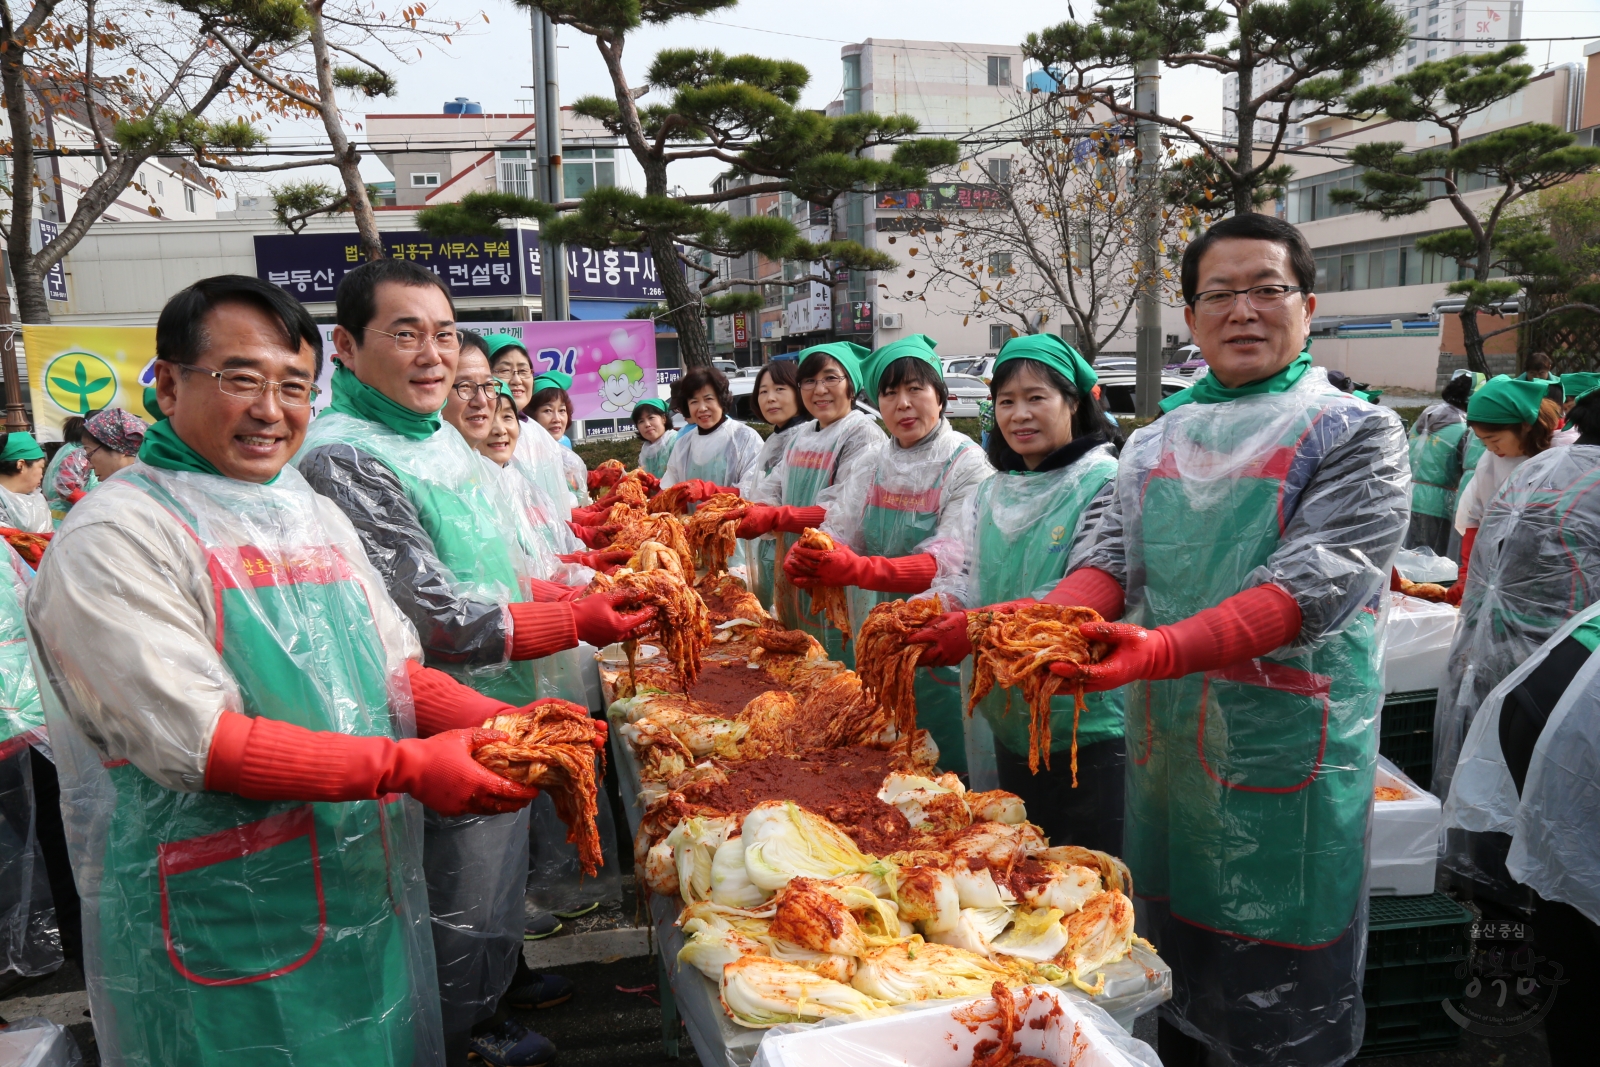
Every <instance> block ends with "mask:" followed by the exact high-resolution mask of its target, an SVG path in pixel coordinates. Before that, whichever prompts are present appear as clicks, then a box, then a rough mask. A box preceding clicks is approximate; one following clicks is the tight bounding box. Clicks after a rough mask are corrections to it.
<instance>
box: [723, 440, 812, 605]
mask: <svg viewBox="0 0 1600 1067" xmlns="http://www.w3.org/2000/svg"><path fill="white" fill-rule="evenodd" d="M804 425H805V424H804V423H800V424H796V425H794V426H790V427H789V428H788V429H784V430H779V431H777V432H776V433H774V434H773V435H772V436H771V437H769V438H767V441H766V443H765V444H764V445H762V446H761V452H760V453H759V454H758V455H757V456H756V460H755V462H754V463H752V464H751V465H750V469H749V470H747V471H745V472H744V477H743V478H741V479H739V486H738V489H739V495H740V496H742V497H743V498H744V499H746V500H753V499H754V497H752V495H751V494H752V493H754V492H755V491H756V488H757V487H758V486H759V485H760V484H761V483H762V482H763V481H764V480H765V479H766V477H767V475H769V474H771V473H772V471H773V469H774V468H776V467H777V466H778V464H779V463H781V462H783V453H784V451H785V450H786V449H787V448H788V447H789V442H790V441H792V440H793V439H794V437H795V435H796V434H798V433H799V432H800V429H801V427H802V426H804ZM776 537H777V535H776V534H763V535H762V536H761V537H759V538H757V539H756V540H754V541H750V540H746V539H743V538H741V539H740V541H739V544H740V548H741V550H742V551H743V552H744V556H745V559H747V560H750V561H753V562H752V563H751V565H750V591H751V592H752V593H754V594H755V595H756V599H757V600H759V601H761V606H762V607H765V608H771V607H772V583H773V578H774V573H775V562H776V560H777V540H776Z"/></svg>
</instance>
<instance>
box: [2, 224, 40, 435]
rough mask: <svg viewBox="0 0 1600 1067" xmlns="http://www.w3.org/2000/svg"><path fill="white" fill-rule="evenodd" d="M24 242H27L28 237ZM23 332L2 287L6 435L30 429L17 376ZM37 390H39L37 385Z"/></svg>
mask: <svg viewBox="0 0 1600 1067" xmlns="http://www.w3.org/2000/svg"><path fill="white" fill-rule="evenodd" d="M23 240H27V238H26V237H24V238H23ZM19 336H21V331H20V330H18V329H17V328H16V327H14V326H12V325H11V294H9V293H7V292H6V287H5V286H4V285H0V374H4V375H5V378H6V381H5V404H6V433H21V432H23V431H26V430H28V429H30V428H31V427H30V426H29V425H28V409H27V408H26V407H24V406H23V404H22V379H21V378H19V377H18V376H17V338H18V337H19ZM35 388H38V385H37V383H35Z"/></svg>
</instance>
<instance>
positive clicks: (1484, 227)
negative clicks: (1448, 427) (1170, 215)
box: [1333, 45, 1600, 373]
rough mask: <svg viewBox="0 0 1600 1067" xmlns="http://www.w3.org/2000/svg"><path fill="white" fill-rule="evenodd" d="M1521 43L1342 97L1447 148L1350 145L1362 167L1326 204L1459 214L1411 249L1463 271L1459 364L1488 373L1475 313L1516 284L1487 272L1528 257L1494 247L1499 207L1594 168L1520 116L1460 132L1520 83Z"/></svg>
mask: <svg viewBox="0 0 1600 1067" xmlns="http://www.w3.org/2000/svg"><path fill="white" fill-rule="evenodd" d="M1526 51H1527V49H1525V48H1524V47H1523V46H1522V45H1510V46H1508V47H1506V48H1502V49H1500V50H1499V51H1497V52H1490V53H1485V54H1482V55H1459V56H1451V57H1449V58H1448V59H1442V60H1438V61H1436V62H1428V63H1419V64H1418V65H1417V66H1416V67H1413V68H1412V69H1411V70H1409V71H1407V72H1406V73H1404V74H1402V75H1400V76H1399V77H1397V78H1395V79H1394V81H1392V82H1388V83H1385V84H1383V85H1372V86H1368V87H1367V88H1364V89H1360V90H1358V91H1356V92H1354V93H1351V94H1350V95H1349V98H1348V100H1347V101H1346V104H1345V106H1346V109H1347V111H1348V112H1349V113H1351V114H1352V115H1357V116H1375V115H1382V116H1383V117H1385V118H1388V119H1392V120H1394V121H1396V122H1413V123H1431V124H1433V125H1435V126H1437V127H1439V128H1442V129H1443V130H1444V132H1445V135H1446V136H1447V137H1448V138H1449V147H1439V148H1425V149H1421V150H1418V151H1411V152H1408V151H1406V146H1405V145H1404V144H1403V143H1402V142H1400V141H1374V142H1372V143H1369V144H1363V145H1358V146H1357V147H1356V148H1354V149H1353V150H1352V151H1351V152H1350V161H1351V162H1352V163H1354V164H1356V165H1357V166H1360V167H1363V168H1365V171H1364V173H1363V174H1362V175H1361V183H1362V185H1364V186H1365V187H1366V188H1365V189H1364V190H1356V189H1339V190H1335V191H1334V192H1333V200H1334V202H1335V203H1340V204H1350V205H1352V206H1353V207H1355V208H1357V209H1358V210H1361V211H1371V212H1374V213H1377V214H1379V215H1381V216H1383V217H1384V218H1386V219H1391V218H1397V217H1399V216H1402V215H1415V214H1417V213H1419V212H1422V211H1426V210H1427V209H1428V207H1429V206H1430V205H1432V204H1435V203H1438V202H1440V201H1443V202H1446V203H1448V204H1449V205H1450V206H1451V207H1452V208H1454V209H1455V212H1456V214H1457V215H1458V216H1460V218H1461V221H1462V223H1463V226H1462V228H1460V229H1455V230H1446V231H1444V232H1443V233H1436V234H1431V235H1429V236H1427V237H1421V238H1418V239H1417V249H1418V250H1419V251H1422V252H1432V253H1435V254H1437V255H1441V256H1448V257H1450V258H1452V259H1454V260H1455V261H1456V262H1457V263H1458V264H1460V265H1461V266H1462V267H1465V268H1467V269H1468V270H1470V271H1471V272H1472V277H1470V278H1464V279H1461V280H1460V281H1455V282H1452V283H1450V285H1449V286H1448V291H1449V292H1451V293H1456V294H1460V295H1462V296H1465V297H1466V298H1467V299H1466V303H1465V304H1464V305H1463V307H1462V309H1461V334H1462V339H1463V341H1464V343H1465V345H1466V349H1467V365H1468V366H1469V367H1470V368H1471V369H1472V370H1474V371H1478V372H1479V373H1488V370H1489V366H1488V363H1487V362H1486V361H1485V360H1484V357H1483V335H1482V332H1481V331H1480V330H1479V328H1478V313H1479V312H1480V311H1486V310H1492V309H1495V308H1497V307H1498V306H1499V305H1500V304H1502V303H1503V302H1504V301H1506V300H1508V299H1510V298H1511V297H1513V296H1515V295H1516V294H1517V292H1518V291H1519V290H1520V289H1521V288H1522V282H1520V281H1514V280H1508V279H1492V280H1491V278H1490V277H1489V275H1490V273H1491V272H1492V271H1493V270H1494V269H1495V268H1496V267H1497V266H1501V267H1503V266H1506V265H1507V264H1506V263H1503V262H1502V259H1503V258H1504V256H1505V255H1511V256H1514V257H1516V258H1528V257H1529V251H1528V250H1527V248H1526V247H1517V248H1515V249H1509V248H1508V249H1506V250H1505V252H1504V253H1497V251H1496V246H1497V244H1501V243H1503V242H1501V241H1500V240H1498V238H1499V231H1500V229H1501V227H1502V226H1504V225H1505V223H1506V222H1507V218H1508V216H1507V214H1506V212H1507V210H1508V209H1509V208H1511V207H1512V206H1513V205H1514V204H1516V203H1517V202H1518V201H1520V200H1521V199H1522V198H1524V197H1526V196H1528V195H1530V194H1533V193H1537V192H1539V191H1540V190H1543V189H1550V188H1553V187H1554V186H1557V185H1560V184H1561V183H1562V182H1566V181H1570V180H1571V179H1572V178H1575V177H1577V176H1578V175H1580V174H1585V173H1588V172H1589V171H1592V170H1594V169H1595V168H1596V167H1597V166H1600V148H1583V147H1579V146H1578V145H1577V144H1576V140H1577V139H1576V138H1575V137H1574V136H1573V135H1572V134H1570V133H1567V132H1565V131H1563V130H1562V129H1561V128H1560V127H1559V126H1552V125H1550V124H1549V123H1545V122H1529V123H1524V124H1522V125H1520V126H1512V127H1510V128H1508V129H1502V130H1496V131H1494V132H1492V133H1489V134H1485V135H1484V136H1481V137H1474V138H1472V139H1470V140H1469V139H1467V138H1466V137H1463V136H1462V132H1461V131H1462V129H1463V128H1464V127H1466V126H1468V125H1470V124H1471V122H1472V120H1473V119H1474V117H1476V116H1478V115H1480V114H1482V113H1483V112H1485V111H1487V110H1488V109H1489V108H1491V107H1493V106H1494V105H1496V104H1498V103H1499V102H1500V101H1502V100H1505V99H1507V98H1509V97H1511V96H1514V95H1516V94H1517V93H1518V92H1520V91H1521V90H1522V88H1523V87H1524V86H1525V85H1527V84H1528V80H1529V78H1530V77H1531V76H1532V74H1533V68H1532V67H1531V66H1529V65H1528V64H1526V63H1522V62H1520V60H1521V58H1522V56H1523V55H1524V54H1525V53H1526ZM1475 178H1481V179H1483V185H1482V186H1480V188H1484V187H1486V188H1487V189H1488V190H1491V193H1490V195H1489V196H1487V197H1483V198H1479V197H1475V196H1474V197H1471V198H1470V200H1469V192H1470V190H1469V189H1468V188H1467V187H1468V185H1469V184H1476V181H1474V179H1475Z"/></svg>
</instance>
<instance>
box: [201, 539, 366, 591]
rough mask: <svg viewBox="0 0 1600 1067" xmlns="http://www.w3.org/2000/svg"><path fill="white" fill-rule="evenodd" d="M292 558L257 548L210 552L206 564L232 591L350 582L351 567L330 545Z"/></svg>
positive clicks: (311, 548) (300, 551) (304, 550)
mask: <svg viewBox="0 0 1600 1067" xmlns="http://www.w3.org/2000/svg"><path fill="white" fill-rule="evenodd" d="M294 552H295V554H294V556H293V557H291V558H277V559H274V558H272V557H269V556H268V555H267V554H266V553H264V552H262V551H261V550H260V549H259V548H256V547H255V546H254V545H245V546H243V547H241V548H238V549H211V550H210V551H209V552H208V553H207V565H208V566H209V568H210V570H211V574H212V577H213V579H214V580H216V581H217V582H218V583H219V584H222V585H224V586H225V587H227V588H229V589H240V588H244V587H246V586H248V587H250V588H254V589H264V588H270V587H273V586H279V585H332V584H333V583H335V582H347V581H350V579H351V577H352V575H351V573H350V567H349V565H348V564H347V563H345V561H344V557H343V556H341V555H340V554H339V553H338V552H337V551H336V550H334V548H333V547H332V546H331V545H307V546H305V547H303V548H299V549H295V550H294Z"/></svg>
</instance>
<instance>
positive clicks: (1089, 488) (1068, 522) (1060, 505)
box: [962, 447, 1122, 769]
mask: <svg viewBox="0 0 1600 1067" xmlns="http://www.w3.org/2000/svg"><path fill="white" fill-rule="evenodd" d="M1116 474H1117V460H1116V457H1115V456H1113V455H1112V454H1111V449H1110V448H1109V447H1102V448H1098V449H1095V450H1094V451H1092V452H1090V453H1088V454H1087V455H1085V456H1083V457H1081V458H1080V459H1079V460H1078V461H1077V462H1076V463H1074V464H1072V466H1070V467H1067V468H1066V469H1064V470H1057V471H1045V472H1043V473H1034V472H1026V473H1005V472H1001V473H998V474H995V475H994V476H993V477H992V478H990V479H989V480H988V481H986V482H984V483H983V485H982V486H980V487H979V488H978V499H977V515H978V529H977V556H978V558H977V566H976V575H975V580H976V589H977V601H976V603H974V604H973V605H971V606H972V607H979V606H981V605H984V604H1000V603H1004V602H1005V601H1008V600H1017V599H1020V598H1022V597H1035V598H1037V597H1042V596H1044V595H1045V594H1046V593H1048V592H1049V591H1050V590H1051V589H1053V588H1055V586H1056V584H1057V583H1058V582H1060V581H1061V579H1062V577H1063V576H1064V575H1065V574H1066V570H1067V556H1068V554H1069V553H1070V552H1071V551H1072V543H1073V541H1074V540H1076V538H1077V536H1078V533H1079V531H1080V530H1081V528H1082V524H1083V512H1084V509H1085V508H1087V507H1088V506H1089V502H1090V501H1091V500H1093V499H1094V497H1095V494H1096V493H1098V492H1100V490H1101V489H1103V488H1104V487H1105V485H1106V483H1107V482H1109V481H1111V479H1112V478H1114V477H1116ZM970 662H971V657H968V663H970ZM963 666H965V665H963ZM970 692H971V678H970V669H969V670H966V671H963V687H962V696H963V701H962V703H963V706H965V698H966V695H967V694H968V693H970ZM1076 703H1077V701H1076V699H1075V698H1074V697H1073V696H1072V695H1071V694H1065V695H1060V696H1057V697H1056V698H1055V699H1054V700H1052V701H1051V702H1050V751H1051V752H1063V751H1066V750H1068V749H1070V748H1071V747H1072V720H1073V709H1074V707H1075V705H1076ZM1084 704H1085V705H1087V710H1086V711H1084V712H1083V714H1082V715H1081V716H1080V717H1079V720H1078V744H1079V746H1080V747H1081V746H1083V745H1090V744H1094V743H1095V742H1096V741H1109V740H1111V739H1112V738H1115V737H1121V736H1122V692H1121V690H1113V691H1111V692H1108V693H1090V694H1088V695H1086V696H1085V697H1084ZM976 710H978V711H980V712H982V714H983V717H984V718H985V719H986V720H987V721H988V724H989V727H990V729H991V730H993V731H994V737H995V740H997V741H998V742H999V743H1000V744H1002V745H1004V746H1005V747H1006V748H1007V749H1009V750H1010V751H1011V752H1012V753H1014V754H1015V755H1018V756H1023V757H1026V756H1027V755H1028V749H1029V737H1028V722H1029V718H1030V716H1029V712H1028V702H1027V700H1026V699H1025V698H1024V697H1023V695H1022V690H1020V689H1005V690H1002V689H999V688H998V687H997V688H995V689H991V690H990V691H989V694H988V696H986V697H984V698H983V699H982V700H981V701H979V702H978V706H977V709H976ZM1052 769H1054V768H1052Z"/></svg>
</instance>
